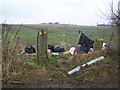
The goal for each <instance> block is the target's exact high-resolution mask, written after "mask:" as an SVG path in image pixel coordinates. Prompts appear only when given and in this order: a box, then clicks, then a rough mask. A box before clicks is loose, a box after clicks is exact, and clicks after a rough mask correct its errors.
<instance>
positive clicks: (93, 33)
mask: <svg viewBox="0 0 120 90" xmlns="http://www.w3.org/2000/svg"><path fill="white" fill-rule="evenodd" d="M26 26H27V27H26ZM28 27H29V28H28ZM32 27H37V28H40V27H47V28H48V44H53V45H60V43H61V42H65V44H67V45H68V46H69V48H70V47H71V46H75V42H76V40H77V38H78V35H79V33H78V31H82V32H84V33H85V34H86V35H87V36H88V37H90V38H91V39H93V40H95V39H96V37H99V38H103V39H104V42H108V41H109V38H110V36H111V29H110V28H108V27H89V28H88V27H81V26H74V27H73V26H53V25H48V26H42V25H24V26H21V28H20V30H19V34H18V36H19V37H20V41H22V42H25V43H26V44H28V43H30V44H34V45H35V44H36V32H37V31H36V30H34V29H33V28H32ZM18 28H19V26H17V25H15V26H14V25H13V26H12V28H11V32H10V35H11V37H10V40H11V41H12V40H13V39H14V36H15V33H16V32H17V30H18ZM114 45H115V44H114ZM70 57H71V55H63V54H60V55H59V56H55V55H49V60H48V62H47V63H48V66H47V69H46V72H43V71H42V65H40V64H38V63H37V62H36V58H35V57H27V56H21V57H20V58H22V63H21V67H22V72H23V73H22V75H21V76H19V78H17V79H20V80H21V79H22V81H23V82H25V80H27V79H30V80H31V81H32V79H35V80H38V82H39V81H41V80H43V81H44V79H45V80H48V79H50V80H56V79H58V80H59V79H63V80H66V79H65V78H64V77H63V76H62V75H61V74H60V73H58V72H57V71H55V70H54V68H53V66H55V67H56V68H58V69H59V70H60V71H61V72H62V73H64V74H66V75H67V72H68V70H71V69H72V68H75V67H76V66H78V65H80V64H83V63H85V62H87V60H91V58H90V57H85V58H84V57H83V61H80V62H78V61H77V60H73V61H70V62H69V61H68V60H69V58H70ZM59 59H63V61H62V62H61V63H59V62H58V60H59ZM103 64H105V67H102V66H101V67H100V65H103ZM117 64H118V60H117V55H116V53H115V51H114V50H111V51H109V55H108V56H107V57H105V60H104V61H101V62H98V63H96V64H94V65H91V66H89V67H86V68H85V69H82V70H80V71H78V72H76V73H74V74H72V75H70V76H69V75H67V76H68V78H70V79H71V80H73V81H71V82H72V83H73V82H74V83H78V84H79V82H80V81H81V80H88V81H91V82H94V83H98V84H99V83H102V82H104V83H108V82H111V78H112V79H113V80H114V79H117V75H118V74H117V69H116V65H117ZM107 65H110V66H112V67H111V68H109V67H107ZM66 68H67V69H66ZM65 69H66V70H65ZM28 72H29V73H30V74H29V73H28ZM39 74H40V75H39ZM30 75H31V77H32V79H31V77H30ZM22 76H23V77H26V79H25V80H24V79H23V78H22ZM12 77H13V78H14V76H12ZM27 77H28V78H27ZM13 78H12V79H13ZM30 80H28V82H29V81H30ZM35 80H34V81H35Z"/></svg>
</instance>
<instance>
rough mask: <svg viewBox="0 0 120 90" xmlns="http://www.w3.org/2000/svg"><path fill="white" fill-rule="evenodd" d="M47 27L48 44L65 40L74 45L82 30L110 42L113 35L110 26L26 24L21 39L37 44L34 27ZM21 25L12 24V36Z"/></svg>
mask: <svg viewBox="0 0 120 90" xmlns="http://www.w3.org/2000/svg"><path fill="white" fill-rule="evenodd" d="M36 27H37V28H41V27H43V28H45V27H47V29H48V44H53V45H55V44H58V43H60V42H65V43H67V44H69V45H70V46H74V45H75V42H76V40H77V38H78V35H79V33H78V32H79V31H82V32H83V33H84V34H86V35H87V36H88V37H90V38H91V39H93V40H95V39H96V37H98V38H102V39H104V42H108V40H109V38H110V36H111V34H112V33H111V29H110V28H109V27H92V26H91V27H89V28H88V27H87V26H81V27H80V26H60V25H24V26H21V27H20V30H19V37H20V40H21V41H25V42H28V43H32V44H35V42H36V33H37V30H35V29H33V28H36ZM18 28H19V26H17V25H16V26H12V28H11V34H12V35H11V38H14V35H15V33H16V30H17V29H18Z"/></svg>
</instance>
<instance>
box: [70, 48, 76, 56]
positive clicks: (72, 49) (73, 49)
mask: <svg viewBox="0 0 120 90" xmlns="http://www.w3.org/2000/svg"><path fill="white" fill-rule="evenodd" d="M74 51H75V47H71V48H70V50H69V52H70V54H72V55H73V54H74Z"/></svg>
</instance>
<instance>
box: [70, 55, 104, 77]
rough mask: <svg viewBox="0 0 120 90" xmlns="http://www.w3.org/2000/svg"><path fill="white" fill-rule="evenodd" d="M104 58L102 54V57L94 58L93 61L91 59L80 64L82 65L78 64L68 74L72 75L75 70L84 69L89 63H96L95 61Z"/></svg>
mask: <svg viewBox="0 0 120 90" xmlns="http://www.w3.org/2000/svg"><path fill="white" fill-rule="evenodd" d="M103 59H104V56H100V57H98V58H96V59H93V60H91V61H89V62H87V63H85V64H82V65H80V66H77V67H76V68H74V69H72V70H70V71H68V74H69V75H70V74H72V73H74V72H77V71H79V70H80V69H82V68H83V67H86V66H88V65H91V64H93V63H95V62H97V61H100V60H103Z"/></svg>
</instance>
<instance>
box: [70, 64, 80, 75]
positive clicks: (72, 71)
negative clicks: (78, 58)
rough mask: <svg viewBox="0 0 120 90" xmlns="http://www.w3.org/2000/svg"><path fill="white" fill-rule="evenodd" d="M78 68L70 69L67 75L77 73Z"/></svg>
mask: <svg viewBox="0 0 120 90" xmlns="http://www.w3.org/2000/svg"><path fill="white" fill-rule="evenodd" d="M80 68H81V67H80V66H77V67H76V68H74V69H72V70H71V71H69V72H68V74H69V75H70V74H72V73H74V72H77V71H79V70H80Z"/></svg>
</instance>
